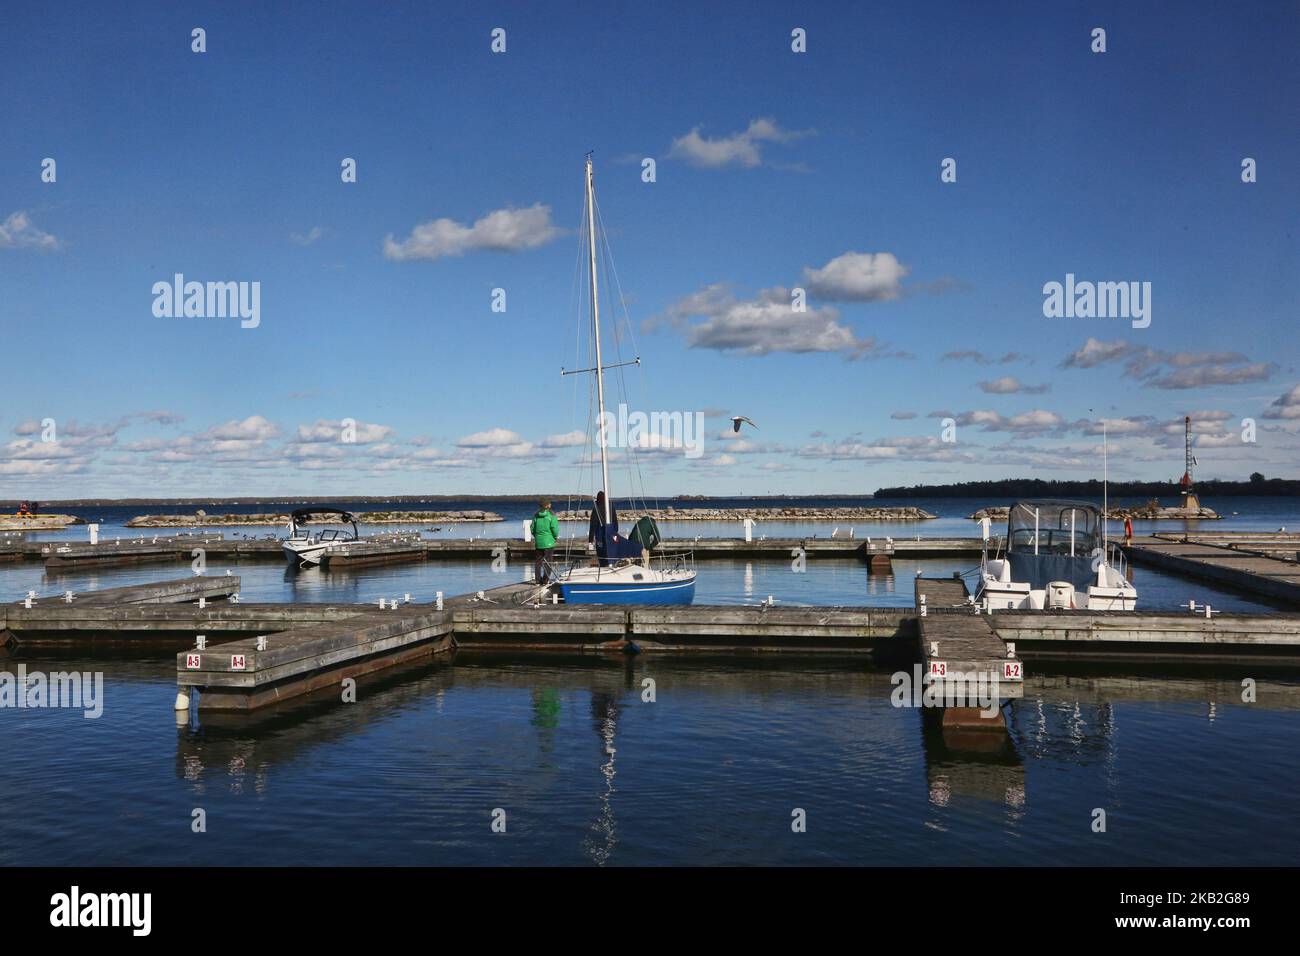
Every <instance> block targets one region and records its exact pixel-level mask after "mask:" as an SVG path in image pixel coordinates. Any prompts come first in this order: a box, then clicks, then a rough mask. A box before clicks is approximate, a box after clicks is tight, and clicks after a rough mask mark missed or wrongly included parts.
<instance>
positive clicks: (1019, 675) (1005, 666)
mask: <svg viewBox="0 0 1300 956" xmlns="http://www.w3.org/2000/svg"><path fill="white" fill-rule="evenodd" d="M1002 679H1003V680H1024V679H1025V672H1024V671H1023V670H1021V669H1020V661H1003V662H1002Z"/></svg>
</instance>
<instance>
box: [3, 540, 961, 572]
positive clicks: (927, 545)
mask: <svg viewBox="0 0 1300 956" xmlns="http://www.w3.org/2000/svg"><path fill="white" fill-rule="evenodd" d="M579 545H580V542H577V541H573V540H570V541H567V542H566V541H561V543H560V546H561V548H565V547H572V548H573V550H574V553H575V554H582V555H585V554H587V552H586V551H585V550H583V549H582V548H581V547H580V546H579ZM664 545H665V547H666V548H668V549H690V550H693V551H694V552H695V556H696V558H698V559H701V560H709V559H714V558H716V559H722V560H726V559H756V560H790V559H791V558H792V557H793V556H794V554H795V553H798V552H801V553H802V554H803V555H804V556H805V557H808V558H840V559H847V558H856V559H858V560H861V561H865V562H867V563H868V564H869V565H872V564H874V565H875V566H876V567H877V568H884V567H885V564H886V562H887V561H888V559H889V558H890V557H891V556H895V555H903V556H907V557H917V558H925V557H931V558H941V557H955V556H962V557H967V556H972V555H977V554H979V553H980V545H981V542H980V539H978V538H964V537H959V538H922V537H917V538H892V539H891V538H886V537H875V536H873V537H871V538H869V539H868V538H864V537H858V538H849V537H835V538H830V537H820V536H815V535H810V536H807V537H794V538H756V539H754V540H753V541H745V540H744V539H743V538H698V539H696V538H669V539H666V540H665V542H664ZM195 548H202V549H203V550H204V552H205V553H206V556H207V559H208V560H209V561H213V560H219V559H220V560H270V561H279V560H283V559H284V555H283V553H282V551H281V547H280V542H279V540H276V539H267V538H239V537H232V538H225V537H223V536H222V535H221V534H220V533H213V534H210V535H203V534H195V535H179V536H163V535H152V536H145V537H142V538H140V537H136V538H129V537H127V538H114V539H113V540H111V541H110V540H101V541H100V542H99V543H98V544H95V545H91V544H88V543H85V542H75V543H72V542H66V541H41V542H36V541H23V542H18V543H15V544H7V545H5V546H4V547H3V549H0V558H4V557H7V558H10V559H12V560H39V561H44V562H45V563H46V565H47V566H49V567H51V568H63V567H78V566H84V567H91V566H93V567H111V566H115V565H124V564H144V563H147V562H164V561H180V560H182V559H184V560H189V558H190V557H191V556H192V555H191V552H192V551H193V550H194V549H195ZM501 549H504V553H505V555H506V557H507V558H508V559H509V560H511V561H518V560H531V559H532V555H533V544H532V542H528V541H523V540H521V539H518V538H414V537H411V538H410V539H409V542H408V543H402V542H399V541H398V540H397V538H396V537H395V536H391V535H377V536H374V537H371V538H365V539H363V540H362V541H361V542H360V543H359V545H358V546H355V547H354V546H345V547H342V548H340V549H339V550H338V551H337V552H332V553H331V557H332V556H333V555H334V554H337V555H339V556H340V558H341V560H339V561H338V562H337V567H338V568H340V569H343V568H347V567H363V566H366V565H367V564H382V563H392V561H396V560H411V561H417V560H466V559H473V558H487V557H491V556H493V555H494V554H497V553H501ZM417 550H418V551H419V552H420V555H416V553H415V552H416V551H417ZM385 556H387V557H388V558H389V560H378V559H382V558H384V557H385ZM371 558H374V559H377V560H370V559H371Z"/></svg>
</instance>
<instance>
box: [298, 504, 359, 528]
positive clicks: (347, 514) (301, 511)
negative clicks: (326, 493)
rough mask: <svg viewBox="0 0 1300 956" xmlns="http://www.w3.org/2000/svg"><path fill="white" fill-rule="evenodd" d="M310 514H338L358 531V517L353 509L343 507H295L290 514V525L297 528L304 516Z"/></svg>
mask: <svg viewBox="0 0 1300 956" xmlns="http://www.w3.org/2000/svg"><path fill="white" fill-rule="evenodd" d="M308 515H338V516H339V517H341V518H342V519H343V520H344V521H346V522H347V523H348V524H350V525H352V530H353V531H356V528H357V519H356V516H355V515H353V514H352V512H351V511H344V510H343V509H342V508H320V507H316V508H295V509H294V510H293V511H292V512H290V514H289V526H290V527H292V528H297V527H298V525H299V523H300V522H301V521H302V519H303V518H306V517H307V516H308Z"/></svg>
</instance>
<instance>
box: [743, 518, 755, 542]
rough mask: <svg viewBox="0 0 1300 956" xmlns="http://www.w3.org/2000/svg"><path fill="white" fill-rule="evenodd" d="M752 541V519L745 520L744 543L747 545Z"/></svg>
mask: <svg viewBox="0 0 1300 956" xmlns="http://www.w3.org/2000/svg"><path fill="white" fill-rule="evenodd" d="M753 540H754V519H753V518H746V519H745V541H746V542H747V543H748V542H750V541H753Z"/></svg>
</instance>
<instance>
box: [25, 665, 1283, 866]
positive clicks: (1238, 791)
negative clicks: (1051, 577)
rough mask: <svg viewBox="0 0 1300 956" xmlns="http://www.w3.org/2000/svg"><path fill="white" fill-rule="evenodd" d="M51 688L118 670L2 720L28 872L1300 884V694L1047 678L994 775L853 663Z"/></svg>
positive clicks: (1194, 681) (1168, 678)
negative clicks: (320, 686)
mask: <svg viewBox="0 0 1300 956" xmlns="http://www.w3.org/2000/svg"><path fill="white" fill-rule="evenodd" d="M39 664H40V662H39V661H29V662H28V666H29V667H37V666H39ZM47 666H49V667H56V666H57V667H58V668H62V669H68V668H78V667H80V668H85V669H94V668H104V669H106V670H109V671H110V677H109V678H108V686H107V688H106V706H105V713H104V716H103V717H102V718H101V719H99V720H85V719H83V718H82V717H81V716H79V714H77V713H76V712H72V711H56V710H46V711H14V710H9V711H0V761H2V762H3V766H4V768H5V769H4V774H3V780H4V791H5V796H6V797H7V800H6V805H7V806H10V807H11V809H12V808H14V807H17V806H19V803H18V802H19V801H21V812H10V813H6V814H4V815H2V816H0V863H3V864H14V863H28V864H90V863H94V864H147V863H153V864H175V863H180V862H184V863H185V864H188V865H198V866H205V865H220V864H231V863H247V864H309V865H310V864H350V863H367V864H510V863H533V864H611V865H618V864H669V863H686V864H708V863H737V864H798V863H803V864H824V863H833V864H850V863H852V864H885V865H892V864H917V863H935V864H940V863H942V864H1035V863H1036V864H1048V865H1082V864H1097V865H1106V866H1117V865H1129V864H1193V863H1195V864H1253V865H1265V864H1274V865H1277V864H1286V865H1290V864H1294V862H1295V859H1296V851H1297V848H1300V823H1298V822H1297V819H1296V816H1295V813H1294V809H1295V793H1296V792H1297V789H1298V788H1300V764H1297V762H1296V761H1295V759H1294V757H1295V753H1296V747H1297V743H1300V739H1298V735H1297V719H1298V718H1300V714H1297V713H1296V710H1295V708H1296V706H1297V704H1298V703H1300V685H1298V684H1297V683H1295V682H1294V681H1288V680H1286V679H1283V678H1275V679H1270V680H1266V681H1264V682H1263V683H1261V686H1260V694H1259V702H1258V703H1256V704H1253V705H1249V706H1246V705H1241V704H1236V705H1234V704H1232V703H1227V701H1230V700H1234V699H1236V696H1235V695H1236V694H1237V692H1238V687H1237V685H1236V684H1235V683H1233V682H1232V681H1225V682H1223V683H1220V682H1217V681H1215V680H1211V679H1208V678H1204V677H1195V676H1193V677H1186V676H1176V675H1164V676H1146V677H1132V676H1127V677H1125V676H1118V677H1116V676H1111V677H1088V676H1080V675H1071V676H1068V677H1066V676H1060V675H1056V676H1052V675H1046V676H1044V675H1039V676H1037V677H1035V678H1034V679H1033V680H1031V681H1030V682H1029V683H1028V684H1027V685H1026V698H1025V699H1024V700H1022V701H1019V702H1017V703H1016V704H1015V705H1014V710H1013V711H1012V713H1011V715H1010V721H1009V722H1010V728H1011V732H1010V742H1009V744H1008V745H1007V746H1006V747H1005V748H1004V749H1003V750H1001V751H999V752H997V753H992V754H978V753H974V754H972V753H965V752H958V751H953V750H950V749H949V748H948V747H947V746H946V744H945V742H944V740H943V738H942V735H941V733H939V732H937V731H934V730H927V729H926V727H925V725H924V723H923V720H922V717H921V715H920V713H919V712H918V711H916V710H909V709H898V708H894V707H893V706H891V705H890V703H889V689H890V685H889V683H888V678H887V675H885V674H883V673H875V672H872V671H871V670H869V669H866V668H864V667H863V665H861V664H859V663H853V662H849V663H843V662H841V663H838V664H818V665H811V664H804V665H797V664H792V663H790V662H787V661H781V662H777V663H775V664H772V665H769V666H765V667H755V666H753V665H747V664H745V663H743V662H739V661H736V660H728V661H724V662H718V663H709V662H680V661H673V660H666V659H656V660H650V659H647V658H644V657H643V658H640V659H638V660H637V661H635V662H633V663H630V664H629V663H624V662H621V661H607V660H598V661H593V660H590V659H588V660H562V661H552V660H545V659H531V660H527V661H510V660H499V659H493V658H491V657H475V656H473V655H469V654H465V653H463V652H462V653H461V654H460V655H459V656H458V657H457V658H456V660H455V661H454V663H444V664H436V665H426V666H423V667H421V668H419V669H417V670H414V671H411V670H408V671H405V672H403V673H401V674H398V675H396V676H391V677H389V678H386V679H384V680H381V681H379V682H369V683H367V682H363V683H362V685H361V688H360V697H359V700H358V701H357V703H355V704H348V705H341V704H336V703H333V702H328V703H308V704H306V705H299V706H297V707H296V708H294V709H291V710H290V711H288V712H285V713H280V714H275V715H272V716H268V717H263V718H254V719H253V721H251V722H250V721H247V720H239V719H229V718H228V719H227V721H228V722H227V723H226V724H225V725H222V724H219V723H216V722H205V723H203V724H202V725H193V726H189V725H187V726H184V727H181V728H177V727H175V726H174V725H173V718H172V715H171V713H170V706H171V701H172V697H173V695H174V693H175V685H174V683H173V682H172V679H171V677H172V674H171V659H166V660H157V661H134V662H124V661H117V662H106V661H104V660H102V659H101V660H95V661H75V660H66V659H64V660H60V661H58V662H57V664H54V663H49V664H48V665H47ZM646 678H652V679H653V680H654V681H655V689H656V700H655V701H654V702H653V703H647V702H643V700H642V696H641V688H642V686H643V685H642V682H643V680H644V679H646ZM1211 702H1214V703H1213V707H1211ZM196 808H202V809H203V810H204V811H205V812H206V816H207V832H206V833H203V834H195V833H192V832H191V829H190V822H191V819H192V813H193V811H194V810H195V809H196ZM497 808H500V809H503V810H505V812H506V824H507V831H506V833H504V834H494V833H493V832H492V830H491V826H490V825H491V821H492V814H493V811H494V810H496V809H497ZM796 808H800V809H803V810H804V811H805V812H806V814H807V832H805V833H798V834H797V833H794V832H792V830H791V826H790V823H791V819H792V816H791V815H792V813H793V811H794V810H795V809H796ZM1094 808H1102V809H1104V810H1106V812H1107V814H1108V828H1107V832H1106V833H1104V834H1098V833H1093V832H1092V831H1091V829H1090V822H1091V820H1092V812H1093V810H1094Z"/></svg>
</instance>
